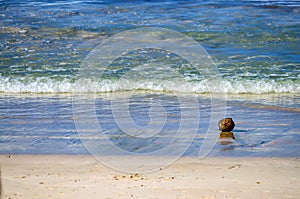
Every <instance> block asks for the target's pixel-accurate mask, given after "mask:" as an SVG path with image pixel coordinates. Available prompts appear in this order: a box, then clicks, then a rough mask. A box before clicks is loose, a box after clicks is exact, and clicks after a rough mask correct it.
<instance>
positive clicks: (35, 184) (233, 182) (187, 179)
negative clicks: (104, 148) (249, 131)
mask: <svg viewBox="0 0 300 199" xmlns="http://www.w3.org/2000/svg"><path fill="white" fill-rule="evenodd" d="M115 158H118V160H120V163H130V161H131V160H130V159H128V158H126V157H115ZM152 160H153V159H152ZM0 166H1V185H2V187H1V192H2V193H1V196H2V198H5V199H8V198H14V199H15V198H297V197H298V196H299V195H300V190H299V187H300V159H299V158H253V157H250V158H245V157H243V158H237V157H225V158H224V157H207V158H204V159H199V158H194V157H182V158H180V159H178V160H177V161H176V162H175V163H173V164H171V165H169V166H167V167H164V168H160V169H159V170H157V171H155V172H150V173H123V172H118V171H116V170H112V169H110V168H108V167H106V166H104V165H103V164H101V163H100V162H98V161H97V160H96V159H94V158H93V157H92V156H89V155H0Z"/></svg>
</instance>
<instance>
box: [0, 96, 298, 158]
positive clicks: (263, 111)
mask: <svg viewBox="0 0 300 199" xmlns="http://www.w3.org/2000/svg"><path fill="white" fill-rule="evenodd" d="M123 95H124V93H123V94H122V93H121V94H119V95H117V96H118V97H116V95H114V96H115V97H114V98H112V97H111V94H96V95H95V96H90V97H95V107H94V108H95V111H96V114H97V119H98V122H99V124H100V126H101V128H102V132H103V133H102V134H99V132H97V131H95V132H93V131H91V132H89V133H87V134H84V135H82V134H81V137H80V136H79V134H78V132H77V130H76V127H75V123H74V117H78V116H76V115H73V111H72V95H71V94H64V95H63V94H61V95H50V94H48V95H47V94H46V95H42V94H40V95H35V96H34V95H29V94H21V95H9V94H6V95H1V97H0V104H1V106H0V107H1V113H0V123H1V125H0V131H1V135H0V142H1V145H0V153H2V154H87V153H88V151H87V150H86V149H85V147H84V144H83V142H82V140H90V141H92V142H89V143H93V144H94V145H95V147H103V148H105V146H106V144H107V142H111V143H113V144H114V145H115V146H116V147H118V148H120V149H122V150H125V151H128V152H131V153H140V154H147V153H149V152H151V151H156V150H159V149H161V148H163V147H165V146H167V145H168V144H169V143H170V142H171V141H172V139H174V136H175V135H176V136H177V137H176V138H178V139H177V140H176V141H177V143H176V144H178V146H180V145H182V144H187V146H189V145H190V146H189V147H188V149H187V150H186V151H185V153H184V155H185V156H197V155H198V154H199V150H200V149H201V146H202V144H203V141H205V137H206V131H207V128H208V126H209V124H210V122H211V118H210V117H211V110H212V109H211V106H212V105H211V98H210V96H209V95H194V96H196V97H197V100H198V105H199V107H200V108H199V109H198V110H193V109H191V107H189V106H186V105H187V104H189V103H185V106H184V107H183V106H180V104H179V101H178V99H177V97H176V96H174V95H172V94H167V93H145V92H144V93H142V92H141V93H137V94H135V95H133V96H131V98H130V102H129V112H130V116H131V119H132V120H133V121H134V122H135V123H136V124H137V125H139V126H147V125H148V124H150V123H151V122H153V124H152V125H150V126H147V127H148V129H147V128H145V129H146V130H145V131H142V132H134V133H132V132H129V134H128V132H127V133H126V132H124V131H122V129H121V128H119V126H118V125H117V123H116V122H115V119H116V118H114V117H118V116H120V115H121V116H122V114H118V113H117V112H113V111H112V107H111V104H112V103H114V104H117V105H118V106H120V107H119V108H121V106H123V105H124V106H125V105H127V104H125V102H126V101H125V102H124V101H123V100H124V97H122V96H123ZM190 97H191V95H183V96H181V98H182V99H184V100H185V101H186V102H189V100H190ZM243 98H246V99H243ZM287 98H289V99H290V100H291V101H287V100H286V99H287ZM281 99H284V100H285V102H286V104H285V106H284V104H279V105H275V104H278V101H281ZM297 99H299V96H297V95H296V96H295V95H293V96H289V95H274V96H268V97H262V96H253V95H252V96H245V95H244V96H241V95H240V96H239V97H238V99H237V98H236V96H227V101H226V116H230V117H232V118H233V119H234V121H235V123H236V127H235V129H234V131H233V132H234V134H235V137H236V140H235V141H234V142H233V143H230V144H228V145H222V144H220V143H218V142H217V140H215V142H216V144H215V147H214V149H213V150H212V152H211V153H210V156H287V157H299V156H300V153H299V151H300V148H299V146H300V144H299V143H300V125H299V123H297V120H298V119H299V107H298V108H297V107H296V106H297V104H296V102H297ZM73 100H76V99H74V98H73ZM292 100H295V101H292ZM81 103H82V101H81ZM155 103H159V104H161V107H162V108H163V109H162V110H164V111H165V113H163V114H161V115H160V114H159V113H158V114H156V115H154V116H155V117H157V118H158V120H155V118H152V120H151V116H152V117H153V115H151V114H152V113H151V107H152V106H153V105H154V104H155ZM276 107H277V108H276ZM81 108H82V109H83V110H82V111H83V112H82V115H80V116H79V117H82V118H84V117H85V114H84V112H88V111H91V110H93V109H91V107H89V106H88V105H86V107H85V104H84V103H83V104H82V106H81ZM117 109H118V107H117ZM183 109H185V110H188V111H189V113H190V114H189V115H188V116H187V117H185V120H184V121H181V120H182V117H183V116H181V115H180V114H181V113H182V111H183ZM114 111H116V110H114ZM196 112H198V113H200V121H199V126H198V129H197V130H196V132H193V131H194V129H190V130H189V129H188V128H186V129H185V131H182V132H181V134H179V135H178V132H177V131H178V128H179V126H180V122H191V121H193V119H194V115H195V114H196ZM163 117H166V119H165V120H164V118H163ZM77 119H78V118H77ZM153 119H154V120H153ZM123 125H126V124H123ZM212 125H213V126H215V128H216V131H215V134H216V136H215V137H216V138H217V137H218V136H217V135H218V133H219V132H218V130H217V124H212ZM157 126H162V128H161V129H159V130H160V131H159V133H153V135H152V134H151V131H157ZM149 133H150V134H149ZM82 136H85V137H82ZM187 142H190V143H187ZM105 154H107V155H111V153H110V152H109V151H106V152H105ZM170 154H171V152H170ZM162 155H168V154H167V153H165V154H162Z"/></svg>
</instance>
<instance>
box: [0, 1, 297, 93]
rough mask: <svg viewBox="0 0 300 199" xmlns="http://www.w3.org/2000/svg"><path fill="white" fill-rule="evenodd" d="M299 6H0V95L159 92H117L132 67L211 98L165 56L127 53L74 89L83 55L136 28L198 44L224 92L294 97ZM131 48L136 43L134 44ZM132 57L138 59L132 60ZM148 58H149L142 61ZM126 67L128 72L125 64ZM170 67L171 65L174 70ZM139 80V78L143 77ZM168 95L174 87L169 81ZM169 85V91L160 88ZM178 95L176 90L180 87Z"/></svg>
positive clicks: (196, 77)
mask: <svg viewBox="0 0 300 199" xmlns="http://www.w3.org/2000/svg"><path fill="white" fill-rule="evenodd" d="M299 5H300V2H299V1H241V2H236V1H227V2H224V1H213V2H210V1H198V0H197V1H172V0H169V1H164V2H160V1H147V2H144V1H133V2H119V1H101V2H99V1H75V2H74V1H65V2H56V1H42V2H40V1H34V0H28V1H24V2H22V3H21V2H19V3H17V2H15V1H0V6H1V7H0V21H1V24H0V26H1V28H0V38H1V39H0V64H1V68H0V74H1V75H0V92H4V93H5V92H17V93H18V92H38V93H41V92H42V93H44V92H51V93H61V92H72V91H73V88H74V87H76V86H77V85H81V87H82V88H83V91H86V92H88V91H89V87H96V88H97V89H96V91H97V92H107V91H124V90H128V89H130V88H132V87H135V86H137V85H140V84H141V82H147V84H146V85H144V86H141V87H140V89H150V90H155V91H163V88H164V84H166V82H161V81H159V80H160V78H156V77H152V78H145V75H146V74H145V73H143V72H141V71H140V74H142V75H141V77H140V78H139V79H138V80H137V81H132V80H128V82H126V84H124V85H119V84H118V82H116V81H115V79H116V78H118V77H119V76H120V74H123V73H124V70H125V71H128V70H131V69H132V68H134V67H135V66H136V64H140V65H143V64H146V65H147V64H149V63H150V64H151V63H152V64H153V63H155V64H156V65H158V66H157V67H156V68H153V69H152V70H156V71H163V69H164V67H165V66H166V65H170V66H173V67H177V68H178V70H180V69H182V70H181V71H183V72H182V74H183V76H184V77H185V79H186V80H187V81H189V82H192V85H191V86H190V87H189V88H186V89H185V92H188V93H195V92H196V93H205V92H211V91H210V90H208V89H207V87H205V82H203V79H202V78H201V74H197V73H195V71H193V68H192V67H190V66H188V65H186V63H185V62H184V61H183V60H182V59H178V58H177V59H176V57H174V56H173V57H172V56H171V58H174V59H175V60H173V61H172V59H170V55H168V54H167V53H160V54H158V55H153V52H152V51H149V52H148V53H141V52H131V54H130V53H129V56H130V57H131V60H127V57H128V55H127V56H126V55H124V56H123V57H121V58H120V59H119V60H116V61H115V62H114V64H113V67H112V69H113V70H114V72H113V73H111V72H109V77H108V78H107V76H106V77H103V78H102V79H100V80H97V81H95V80H90V81H89V82H88V83H87V82H82V81H81V80H80V75H78V71H79V69H80V63H81V62H82V61H83V59H84V58H85V56H86V55H87V54H88V53H89V52H90V51H91V50H92V49H93V48H94V47H95V46H96V45H97V44H100V43H101V42H102V41H103V40H104V39H107V38H108V37H110V36H113V35H114V34H116V33H121V32H122V31H124V30H130V29H133V28H140V27H161V28H169V29H172V30H175V31H178V32H180V33H183V34H184V35H186V36H189V37H191V38H192V39H194V40H195V41H197V42H199V43H200V44H201V45H203V47H204V48H205V49H206V50H207V51H208V53H209V54H210V55H211V56H212V58H213V59H214V60H215V62H216V63H217V66H218V69H219V72H220V75H221V77H223V81H224V85H226V86H224V87H223V88H222V89H221V91H222V92H226V93H258V94H260V93H272V92H276V93H299V92H300V90H299V88H300V87H299V75H300V61H299V60H300V59H299V52H300V47H299V46H300V45H299V43H300V39H299V32H300V28H299V27H300V26H299V21H300V17H299V16H300V15H299V12H300V6H299ZM138 42H139V41H138V40H137V43H138ZM136 55H138V56H136ZM149 57H151V59H150V60H149ZM126 64H128V65H126ZM174 64H175V66H174ZM143 75H144V76H143ZM169 81H171V83H172V85H173V86H172V87H171V89H172V90H176V89H177V88H180V86H181V83H178V82H177V81H172V79H169ZM167 85H168V86H170V85H169V84H167ZM178 91H182V89H181V88H180V89H179V90H178Z"/></svg>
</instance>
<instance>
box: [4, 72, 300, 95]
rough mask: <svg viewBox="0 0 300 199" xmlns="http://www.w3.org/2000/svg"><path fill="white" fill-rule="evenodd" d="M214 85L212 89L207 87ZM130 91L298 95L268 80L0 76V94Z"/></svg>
mask: <svg viewBox="0 0 300 199" xmlns="http://www.w3.org/2000/svg"><path fill="white" fill-rule="evenodd" d="M207 85H213V86H207ZM130 90H152V91H160V92H164V91H165V92H170V91H171V92H182V93H232V94H239V93H253V94H263V93H300V85H299V82H297V81H291V80H286V81H275V80H268V79H259V80H246V79H238V80H233V79H224V80H222V81H217V80H210V82H208V81H207V80H199V81H193V82H187V81H180V80H161V79H150V80H144V79H142V80H122V81H118V80H102V81H92V80H90V79H87V80H77V81H71V80H69V79H63V80H53V79H47V78H36V79H35V80H34V81H29V80H28V79H27V80H26V79H25V78H20V79H10V78H5V77H1V76H0V92H2V93H72V92H87V93H88V92H115V91H130Z"/></svg>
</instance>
